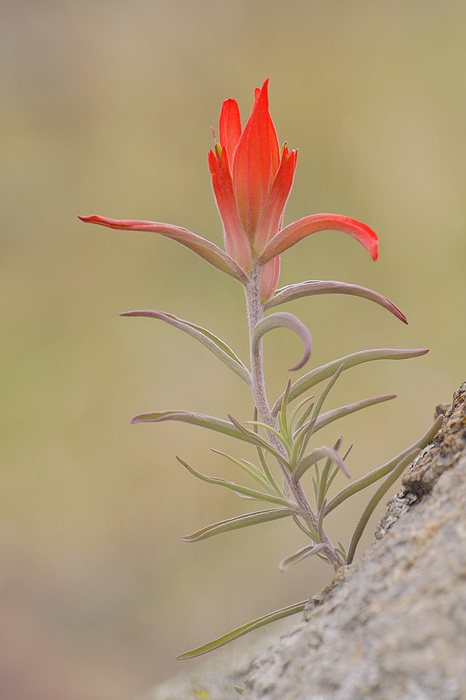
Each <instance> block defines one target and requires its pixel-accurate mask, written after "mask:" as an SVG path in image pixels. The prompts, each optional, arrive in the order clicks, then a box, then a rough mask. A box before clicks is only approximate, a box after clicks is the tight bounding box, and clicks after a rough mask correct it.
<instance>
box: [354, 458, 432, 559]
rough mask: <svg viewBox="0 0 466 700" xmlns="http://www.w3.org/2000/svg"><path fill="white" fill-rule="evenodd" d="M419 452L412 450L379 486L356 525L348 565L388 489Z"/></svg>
mask: <svg viewBox="0 0 466 700" xmlns="http://www.w3.org/2000/svg"><path fill="white" fill-rule="evenodd" d="M419 452H420V450H419V449H414V450H411V452H409V453H408V454H407V455H406V457H405V458H404V459H402V460H401V462H400V463H399V464H398V466H397V467H396V468H395V469H393V471H392V472H391V473H390V474H389V475H388V477H387V478H386V479H385V481H384V482H383V483H382V484H381V485H380V486H379V488H378V489H377V491H376V492H375V493H374V495H373V496H372V497H371V498H370V500H369V502H368V504H367V506H366V507H365V508H364V510H363V513H362V515H361V517H360V518H359V521H358V524H357V525H356V528H355V530H354V533H353V537H352V538H351V543H350V546H349V548H348V557H347V559H346V563H347V564H351V563H352V562H353V559H354V555H355V552H356V547H357V546H358V543H359V540H360V539H361V536H362V533H363V532H364V530H365V528H366V525H367V523H368V521H369V518H370V517H371V515H372V513H373V512H374V510H375V509H376V507H377V506H378V504H379V503H380V501H381V500H382V498H383V497H384V496H385V494H386V493H387V491H388V489H389V488H390V487H391V486H393V484H394V483H395V481H396V480H397V479H398V477H399V476H401V475H402V473H403V472H404V470H405V469H406V467H407V466H408V464H410V463H411V462H412V461H413V459H414V457H415V456H416V455H417V454H419Z"/></svg>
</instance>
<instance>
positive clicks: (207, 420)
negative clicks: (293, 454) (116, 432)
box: [131, 411, 256, 444]
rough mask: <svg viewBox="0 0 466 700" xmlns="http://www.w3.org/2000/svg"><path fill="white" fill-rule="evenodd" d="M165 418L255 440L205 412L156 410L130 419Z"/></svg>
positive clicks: (253, 441) (150, 420) (160, 420)
mask: <svg viewBox="0 0 466 700" xmlns="http://www.w3.org/2000/svg"><path fill="white" fill-rule="evenodd" d="M166 420H175V421H180V422H181V423H191V424H192V425H198V426H199V427H201V428H209V430H215V431H216V432H217V433H224V434H225V435H230V436H231V437H234V438H237V439H238V440H244V441H245V442H250V443H252V444H255V443H256V440H254V439H253V437H251V436H250V435H248V433H247V432H245V431H240V430H238V429H237V428H236V427H235V425H233V424H232V423H231V422H230V421H226V420H222V419H221V418H215V417H214V416H208V415H206V414H205V413H194V412H192V411H156V412H153V413H139V414H138V415H137V416H134V418H132V419H131V423H162V422H163V421H166Z"/></svg>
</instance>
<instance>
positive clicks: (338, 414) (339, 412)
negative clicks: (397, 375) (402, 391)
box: [314, 394, 396, 433]
mask: <svg viewBox="0 0 466 700" xmlns="http://www.w3.org/2000/svg"><path fill="white" fill-rule="evenodd" d="M395 398H396V394H384V395H382V396H372V397H371V398H369V399H363V400H362V401H356V402H355V403H349V404H347V405H346V406H340V407H339V408H334V409H333V410H331V411H326V412H325V413H322V414H321V415H320V416H319V418H318V419H317V422H316V426H315V428H314V432H315V433H316V432H317V431H318V430H320V429H321V428H325V426H326V425H329V423H333V421H336V420H339V419H340V418H344V417H345V416H349V415H350V414H351V413H354V412H355V411H360V410H361V409H363V408H368V407H369V406H375V405H376V404H378V403H383V402H384V401H390V400H391V399H395Z"/></svg>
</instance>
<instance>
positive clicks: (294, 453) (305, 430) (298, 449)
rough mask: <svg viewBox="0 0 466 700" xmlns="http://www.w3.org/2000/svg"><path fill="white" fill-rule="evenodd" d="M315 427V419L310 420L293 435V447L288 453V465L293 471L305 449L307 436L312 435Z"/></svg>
mask: <svg viewBox="0 0 466 700" xmlns="http://www.w3.org/2000/svg"><path fill="white" fill-rule="evenodd" d="M313 405H314V404H311V406H310V408H312V406H313ZM315 425H316V419H315V418H311V419H310V420H309V421H308V422H307V423H305V424H304V425H302V426H301V427H300V428H299V430H297V431H296V432H295V434H294V435H293V446H292V448H291V453H290V464H291V466H292V468H293V469H295V468H296V464H297V463H298V461H299V458H300V456H301V455H302V454H303V452H304V450H305V449H306V445H307V440H308V436H310V435H312V433H313V432H314V428H315Z"/></svg>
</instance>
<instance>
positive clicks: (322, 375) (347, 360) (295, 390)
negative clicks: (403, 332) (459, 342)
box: [272, 348, 429, 415]
mask: <svg viewBox="0 0 466 700" xmlns="http://www.w3.org/2000/svg"><path fill="white" fill-rule="evenodd" d="M427 352H429V351H428V350H427V349H426V348H422V349H416V350H396V349H393V348H376V349H374V350H361V351H359V352H354V353H352V354H351V355H345V356H344V357H340V358H339V359H338V360H333V361H332V362H328V363H327V364H326V365H322V366H321V367H316V369H313V370H312V371H311V372H307V373H306V374H304V375H303V376H302V377H301V378H300V379H298V380H297V381H296V382H294V384H292V386H291V391H290V395H289V399H288V401H289V402H291V401H294V399H297V398H298V396H301V394H304V392H306V391H307V390H308V389H310V388H311V387H313V386H315V385H316V384H319V383H320V382H323V381H325V379H328V378H329V377H331V376H332V375H333V374H335V372H336V371H337V369H338V368H339V366H340V365H341V364H344V368H343V370H347V369H350V367H356V365H361V364H363V363H365V362H372V361H373V360H405V359H409V358H411V357H419V356H420V355H425V354H426V353H427ZM283 398H284V393H283V394H282V395H281V396H280V397H279V398H278V399H277V401H276V402H275V405H274V407H273V409H272V413H273V414H274V415H277V413H278V411H279V410H280V408H281V405H282V401H283Z"/></svg>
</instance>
